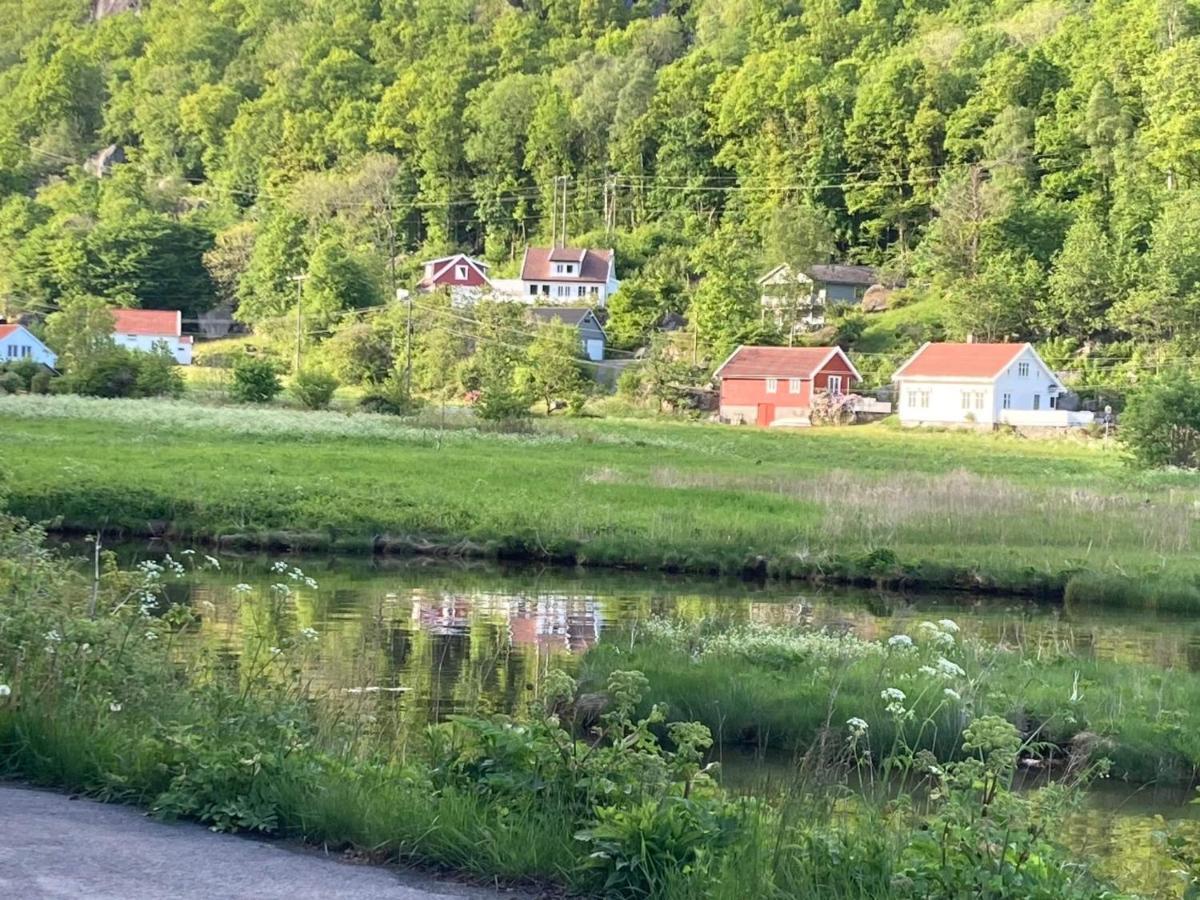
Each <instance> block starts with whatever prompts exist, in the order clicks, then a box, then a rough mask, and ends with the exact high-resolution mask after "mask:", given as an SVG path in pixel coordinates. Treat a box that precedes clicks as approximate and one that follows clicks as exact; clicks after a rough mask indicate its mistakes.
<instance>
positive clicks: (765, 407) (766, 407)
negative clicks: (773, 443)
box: [758, 403, 775, 428]
mask: <svg viewBox="0 0 1200 900" xmlns="http://www.w3.org/2000/svg"><path fill="white" fill-rule="evenodd" d="M774 421H775V404H774V403H760V404H758V425H759V427H760V428H766V427H767V426H768V425H770V424H771V423H772V422H774Z"/></svg>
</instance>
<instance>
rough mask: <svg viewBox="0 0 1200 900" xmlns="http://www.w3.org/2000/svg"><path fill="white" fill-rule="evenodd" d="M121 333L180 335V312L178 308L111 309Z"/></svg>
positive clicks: (114, 329)
mask: <svg viewBox="0 0 1200 900" xmlns="http://www.w3.org/2000/svg"><path fill="white" fill-rule="evenodd" d="M109 312H111V313H112V314H113V319H114V320H115V322H116V324H115V325H114V326H113V331H114V332H120V333H121V334H149V335H170V336H171V337H179V333H180V331H181V330H182V329H181V328H180V322H179V320H180V313H179V310H176V309H110V310H109Z"/></svg>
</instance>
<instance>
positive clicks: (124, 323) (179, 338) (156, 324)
mask: <svg viewBox="0 0 1200 900" xmlns="http://www.w3.org/2000/svg"><path fill="white" fill-rule="evenodd" d="M109 312H111V313H112V315H113V342H114V343H115V344H116V345H117V346H119V347H126V348H128V349H130V350H141V351H143V352H145V353H150V352H153V351H154V350H157V349H159V348H161V347H166V349H167V350H168V351H169V352H170V354H171V355H172V356H174V357H175V361H176V362H177V363H179V364H180V365H181V366H187V365H191V362H192V336H191V335H190V334H184V333H183V313H181V312H180V311H179V310H177V309H123V308H116V309H110V310H109Z"/></svg>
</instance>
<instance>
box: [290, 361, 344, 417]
mask: <svg viewBox="0 0 1200 900" xmlns="http://www.w3.org/2000/svg"><path fill="white" fill-rule="evenodd" d="M337 386H338V383H337V379H336V378H334V377H333V376H332V375H330V374H329V373H327V372H322V371H320V370H319V369H303V370H301V371H300V372H298V373H296V374H295V375H293V376H292V383H291V385H290V388H289V389H290V391H291V393H292V396H293V397H295V398H296V400H298V401H299V402H300V405H301V406H303V407H304V408H305V409H325V408H327V407H328V406H329V403H330V401H331V400H333V392H334V391H336V390H337Z"/></svg>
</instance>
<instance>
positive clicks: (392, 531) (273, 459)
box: [0, 396, 1200, 608]
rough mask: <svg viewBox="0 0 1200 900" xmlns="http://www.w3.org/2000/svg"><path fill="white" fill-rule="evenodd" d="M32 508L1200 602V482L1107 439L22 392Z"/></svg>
mask: <svg viewBox="0 0 1200 900" xmlns="http://www.w3.org/2000/svg"><path fill="white" fill-rule="evenodd" d="M0 427H2V429H3V447H2V450H0V453H2V466H3V472H4V473H5V477H6V479H7V490H8V492H9V494H10V498H11V499H10V503H11V506H12V509H13V510H14V511H16V512H19V513H20V514H22V515H26V516H28V517H30V518H32V519H34V520H41V521H54V522H56V523H58V525H59V526H60V527H62V528H65V529H72V530H77V531H89V532H90V531H95V530H98V529H100V530H103V531H104V532H105V533H107V534H109V535H112V536H118V535H151V534H155V535H164V534H165V535H173V536H177V537H186V538H189V539H196V540H204V541H212V542H218V541H220V542H223V543H224V544H225V545H227V546H259V547H267V548H272V549H288V548H296V549H325V548H331V549H337V550H340V551H343V552H371V551H379V550H387V551H392V552H413V551H418V552H441V553H460V554H468V555H469V554H479V555H489V556H493V557H498V558H516V559H544V560H556V561H565V562H573V563H579V564H584V565H609V566H626V567H637V568H649V569H662V570H667V571H690V572H697V573H717V572H722V573H736V574H750V575H756V576H766V577H783V578H787V577H800V578H809V579H813V580H818V581H821V580H826V581H853V582H857V583H866V584H874V583H878V584H887V585H907V586H917V587H950V588H960V589H969V590H983V591H1001V592H1004V591H1010V592H1021V593H1028V594H1036V595H1044V596H1048V597H1056V598H1061V597H1062V596H1064V595H1066V596H1068V597H1069V598H1070V599H1071V600H1073V601H1076V602H1090V601H1097V602H1105V603H1116V604H1121V603H1125V604H1130V605H1135V606H1136V605H1147V606H1152V605H1158V606H1163V607H1170V606H1174V607H1178V608H1195V607H1200V587H1198V586H1197V585H1198V582H1197V577H1198V576H1200V554H1197V550H1198V549H1200V546H1198V543H1200V542H1198V541H1197V537H1196V534H1195V520H1196V509H1197V503H1200V487H1198V486H1197V485H1196V482H1195V479H1194V477H1192V476H1190V475H1188V474H1185V473H1170V472H1157V473H1144V472H1143V473H1139V472H1135V471H1134V470H1132V469H1130V468H1128V467H1127V466H1125V465H1124V463H1123V461H1122V459H1121V457H1120V454H1119V451H1118V450H1117V449H1116V448H1115V447H1112V446H1105V445H1104V444H1103V442H1101V441H1080V440H1056V441H1041V440H1027V439H1021V438H1018V437H1013V436H1007V435H973V434H950V433H946V434H942V433H912V432H901V431H896V430H891V429H888V428H886V427H883V426H871V427H858V428H852V429H812V430H809V431H806V432H803V433H774V432H762V431H757V430H751V429H738V428H728V427H717V426H711V425H701V424H686V423H674V422H662V421H633V420H627V421H615V420H608V419H574V420H554V421H545V420H541V421H539V422H538V423H537V424H531V425H526V426H523V427H522V428H520V429H519V430H517V431H501V430H490V431H489V430H480V428H478V427H476V426H475V425H474V423H472V422H471V420H469V419H464V418H463V417H462V416H460V415H451V416H449V417H448V418H447V419H445V420H443V419H442V417H440V416H439V414H438V413H436V412H432V413H427V414H426V415H425V416H424V417H421V418H416V419H405V420H397V419H392V418H388V417H381V416H372V415H362V414H357V415H353V416H350V415H344V414H338V413H330V412H326V413H305V412H300V411H294V410H286V409H279V408H265V409H231V408H220V407H208V406H203V405H199V404H195V403H188V402H180V401H158V400H145V401H109V400H99V399H87V398H80V397H32V396H12V397H4V398H0Z"/></svg>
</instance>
